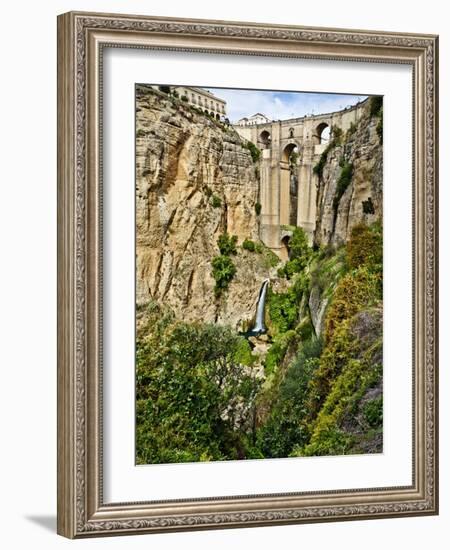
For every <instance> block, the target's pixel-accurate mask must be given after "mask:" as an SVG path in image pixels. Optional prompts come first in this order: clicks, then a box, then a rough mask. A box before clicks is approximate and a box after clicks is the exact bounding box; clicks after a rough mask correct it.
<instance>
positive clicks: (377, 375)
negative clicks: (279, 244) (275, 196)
mask: <svg viewBox="0 0 450 550" xmlns="http://www.w3.org/2000/svg"><path fill="white" fill-rule="evenodd" d="M289 230H292V231H293V234H292V237H291V241H290V243H289V248H290V256H291V257H290V259H289V260H288V261H287V262H286V263H285V265H284V266H283V268H282V270H281V271H282V275H283V280H282V281H280V282H279V285H280V286H279V287H278V288H277V287H276V286H275V285H273V286H269V288H268V291H267V300H266V312H265V315H266V319H265V321H266V326H267V329H268V332H267V335H266V338H267V339H268V343H269V346H268V350H267V353H266V354H265V355H264V356H263V357H262V359H261V358H258V355H256V354H255V353H253V352H252V349H251V347H250V343H249V341H247V340H246V339H245V338H244V337H243V336H240V335H238V334H237V333H236V331H235V330H233V329H231V328H230V327H225V326H220V325H217V324H214V325H210V324H205V323H200V322H198V323H185V322H182V321H180V320H177V319H176V318H175V316H174V315H173V314H172V313H171V312H170V311H169V310H168V309H165V308H162V307H160V306H157V305H155V304H153V303H151V304H149V305H148V306H147V308H146V309H142V308H141V309H140V310H138V334H137V390H136V391H137V425H136V438H137V460H138V463H139V464H146V463H164V462H189V461H208V460H227V459H232V460H236V459H243V458H264V457H273V458H276V457H287V456H318V455H339V454H348V453H352V454H357V453H363V452H379V451H380V450H381V444H382V437H381V434H382V429H383V401H382V342H383V340H382V319H383V316H382V247H383V243H382V226H381V223H380V222H377V223H374V224H372V225H371V226H367V225H364V224H359V225H357V226H355V227H354V228H353V230H352V232H351V237H350V240H349V241H348V243H347V244H346V245H343V246H341V247H338V248H334V247H332V246H328V247H323V248H318V249H317V250H316V251H313V250H312V248H311V247H310V246H309V245H308V239H307V237H306V234H305V233H304V231H302V230H301V229H299V228H294V229H291V228H289ZM217 246H218V250H219V254H218V255H217V256H216V257H214V258H213V260H212V274H213V277H214V279H215V281H216V286H215V292H216V295H217V296H220V295H221V294H222V293H223V292H224V291H226V289H227V288H228V285H229V283H230V281H231V280H232V279H233V277H235V276H236V267H235V265H234V262H233V258H234V256H235V255H236V254H238V252H239V249H238V247H237V238H236V236H234V235H229V234H227V233H224V234H222V235H220V236H219V237H218V240H217ZM242 249H243V250H246V251H248V252H251V253H260V254H261V255H262V259H266V258H267V259H270V258H271V256H270V254H273V253H272V252H271V251H268V249H267V248H266V247H265V246H264V245H263V244H262V243H258V242H254V241H252V240H251V239H245V240H244V242H243V243H242ZM269 252H270V254H269ZM272 261H273V264H274V265H276V263H277V262H278V261H279V260H278V258H276V257H275V260H272ZM287 265H288V266H289V267H288V268H287V269H286V266H287ZM319 303H325V304H326V306H327V307H326V310H325V313H324V315H323V320H322V322H321V326H319V325H318V324H317V322H318V321H317V311H318V310H319ZM313 319H314V321H313ZM250 340H251V339H250ZM261 360H262V366H263V368H264V374H265V377H264V378H261V377H260V375H257V373H258V372H259V368H260V362H261Z"/></svg>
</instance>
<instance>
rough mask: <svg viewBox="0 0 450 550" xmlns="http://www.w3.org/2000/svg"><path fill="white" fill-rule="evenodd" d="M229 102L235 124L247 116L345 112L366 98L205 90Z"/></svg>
mask: <svg viewBox="0 0 450 550" xmlns="http://www.w3.org/2000/svg"><path fill="white" fill-rule="evenodd" d="M205 89H207V90H209V91H210V92H212V93H213V94H215V95H217V96H218V97H220V98H222V99H224V100H225V101H226V102H227V116H228V118H229V119H230V121H231V122H236V121H237V120H239V119H240V118H242V117H244V116H247V117H248V116H251V115H254V114H255V113H262V114H264V115H266V116H267V117H269V118H270V119H272V120H286V119H288V118H297V117H302V116H304V115H311V114H314V115H318V114H321V113H330V112H332V111H339V110H341V109H345V107H348V106H349V105H354V104H355V103H358V101H362V100H364V99H366V97H367V96H364V95H360V96H357V95H342V94H319V93H307V92H269V91H262V90H232V89H225V88H205Z"/></svg>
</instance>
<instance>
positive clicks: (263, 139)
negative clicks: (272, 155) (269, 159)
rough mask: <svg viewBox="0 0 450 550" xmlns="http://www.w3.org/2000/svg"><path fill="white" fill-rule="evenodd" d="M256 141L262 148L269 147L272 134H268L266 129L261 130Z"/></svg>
mask: <svg viewBox="0 0 450 550" xmlns="http://www.w3.org/2000/svg"><path fill="white" fill-rule="evenodd" d="M258 141H259V144H260V145H261V146H262V147H261V148H262V149H269V148H270V145H271V142H272V136H271V135H270V132H269V131H267V130H263V131H262V132H261V133H260V134H259V138H258Z"/></svg>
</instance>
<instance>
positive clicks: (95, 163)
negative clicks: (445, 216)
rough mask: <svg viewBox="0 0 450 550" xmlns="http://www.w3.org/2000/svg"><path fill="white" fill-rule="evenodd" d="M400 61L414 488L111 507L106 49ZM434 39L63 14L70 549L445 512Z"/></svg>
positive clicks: (63, 472) (64, 528) (64, 506)
mask: <svg viewBox="0 0 450 550" xmlns="http://www.w3.org/2000/svg"><path fill="white" fill-rule="evenodd" d="M105 46H108V47H133V48H146V49H149V50H152V49H171V50H175V51H196V52H205V53H206V52H214V53H220V54H223V55H226V54H230V53H233V54H246V55H266V56H277V57H286V56H288V57H302V58H310V59H333V60H347V61H348V60H356V61H368V62H377V63H383V62H385V63H404V64H409V65H411V66H412V68H413V92H414V104H413V126H414V139H413V144H414V151H413V158H414V161H413V162H414V166H413V211H414V216H413V220H412V224H413V240H414V242H413V256H414V262H413V265H414V281H413V283H414V284H413V287H414V290H413V293H414V295H413V304H414V311H413V317H414V324H413V334H414V342H413V346H412V347H413V349H412V353H413V363H414V373H413V388H412V392H413V397H414V399H413V401H414V418H413V419H412V423H413V447H414V449H413V475H412V478H413V484H412V485H411V486H409V487H385V488H382V489H358V490H343V491H322V492H316V493H286V494H278V495H254V496H236V497H227V498H221V497H217V498H208V499H191V500H186V499H184V500H179V501H164V502H161V501H159V502H156V501H151V495H149V500H148V501H147V502H139V503H114V504H105V503H104V502H103V497H102V331H101V327H102V307H101V304H102V268H101V266H102V241H101V229H102V226H101V210H102V209H101V189H102V152H101V137H102V136H101V91H102V49H103V47H105ZM437 115H438V38H437V36H434V35H417V34H406V33H402V34H399V33H387V32H375V31H354V30H342V29H325V28H305V27H298V26H284V25H267V24H260V23H243V22H224V21H207V20H193V19H173V18H163V17H142V16H131V15H112V14H96V13H77V12H70V13H66V14H63V15H60V16H59V17H58V527H57V530H58V533H59V534H61V535H64V536H66V537H70V538H81V537H87V536H101V535H119V534H135V533H149V532H162V531H183V530H192V529H214V528H230V527H246V526H248V527H250V526H262V525H280V524H288V523H305V522H317V521H341V520H352V519H375V518H382V517H383V518H385V517H398V516H416V515H430V514H437V513H438V438H437V434H438V384H437V374H438V373H437V368H438V357H437V353H438V327H437V323H438V309H437V300H438V276H437V269H436V268H437V265H438V258H437V252H438V242H437V238H438V188H437V182H438V174H437V149H438V138H437V135H438V133H437V132H438V129H437Z"/></svg>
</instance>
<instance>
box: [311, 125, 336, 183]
mask: <svg viewBox="0 0 450 550" xmlns="http://www.w3.org/2000/svg"><path fill="white" fill-rule="evenodd" d="M342 136H343V132H342V128H339V127H338V126H332V127H331V140H330V143H329V144H328V145H327V147H326V148H325V150H324V151H323V153H322V154H321V155H320V158H319V162H318V163H317V164H316V165H315V166H313V172H314V174H316V175H317V176H319V178H320V179H321V178H322V177H323V169H324V168H325V164H326V163H327V159H328V155H329V153H330V151H332V150H333V149H334V148H335V147H338V146H339V145H341V143H342Z"/></svg>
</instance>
